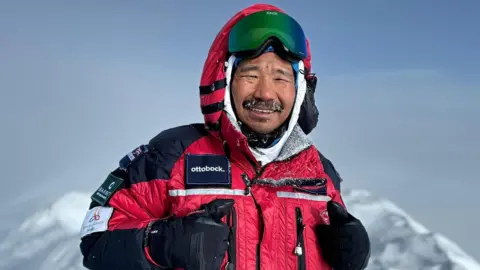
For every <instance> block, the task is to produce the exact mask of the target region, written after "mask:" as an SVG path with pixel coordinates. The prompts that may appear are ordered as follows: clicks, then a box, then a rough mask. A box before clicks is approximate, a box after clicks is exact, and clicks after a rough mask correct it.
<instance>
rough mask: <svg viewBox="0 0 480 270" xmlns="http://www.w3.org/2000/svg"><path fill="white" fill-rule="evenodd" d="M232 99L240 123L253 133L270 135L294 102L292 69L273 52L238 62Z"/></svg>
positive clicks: (286, 116)
mask: <svg viewBox="0 0 480 270" xmlns="http://www.w3.org/2000/svg"><path fill="white" fill-rule="evenodd" d="M232 96H233V103H234V106H235V109H236V111H237V118H239V120H241V121H242V122H243V123H244V124H246V125H247V126H248V127H250V128H251V129H253V130H254V131H256V132H260V133H265V134H266V133H270V132H272V131H273V130H275V129H276V128H278V127H279V126H280V125H281V124H282V123H283V122H285V120H286V119H287V118H288V115H289V114H290V111H291V110H292V108H293V104H294V102H295V77H294V74H293V69H292V65H291V64H290V63H289V62H287V61H285V60H283V59H281V58H280V57H279V56H278V55H276V54H275V53H273V52H267V53H264V54H262V55H260V56H259V57H257V58H255V59H248V60H244V61H242V62H240V64H239V66H238V68H237V70H236V72H235V75H234V78H233V81H232Z"/></svg>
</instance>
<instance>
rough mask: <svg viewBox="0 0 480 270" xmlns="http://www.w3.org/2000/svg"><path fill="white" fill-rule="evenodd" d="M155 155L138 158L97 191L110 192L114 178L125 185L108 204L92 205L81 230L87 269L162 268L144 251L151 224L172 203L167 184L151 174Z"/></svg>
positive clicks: (93, 202) (115, 191) (84, 262)
mask: <svg viewBox="0 0 480 270" xmlns="http://www.w3.org/2000/svg"><path fill="white" fill-rule="evenodd" d="M154 156H155V153H148V155H147V154H146V155H144V156H141V157H138V160H135V163H133V164H131V166H130V167H129V168H128V170H127V171H123V170H121V169H117V170H115V171H114V172H112V173H111V174H110V175H109V177H107V180H106V182H105V183H104V184H103V185H102V186H103V187H107V188H106V189H105V188H103V190H102V189H101V188H99V189H98V190H96V191H95V193H98V192H102V191H103V192H104V194H106V195H107V196H108V193H106V192H105V190H108V184H109V183H112V181H113V182H114V181H115V179H116V180H117V181H119V182H122V183H121V185H119V186H118V187H117V189H116V190H114V191H113V192H112V193H111V197H110V198H109V199H108V202H106V203H104V204H103V201H102V200H100V202H98V201H96V200H95V199H97V198H94V196H95V193H94V195H92V203H91V205H90V209H89V211H88V212H87V215H86V217H85V220H84V222H83V225H82V229H81V244H80V249H81V252H82V254H83V256H84V260H83V265H84V266H85V267H86V268H87V269H161V268H159V267H157V266H156V265H155V264H154V263H153V261H152V260H151V259H150V255H149V254H148V252H146V249H144V240H143V239H144V235H145V228H146V227H147V225H148V223H149V222H150V221H153V220H157V219H159V218H162V217H164V216H166V215H167V213H168V212H169V208H170V204H169V202H168V197H167V192H168V191H167V185H166V183H167V181H168V179H162V178H160V177H158V176H156V175H148V173H147V170H148V169H147V167H149V166H151V164H149V163H150V161H149V159H151V158H154Z"/></svg>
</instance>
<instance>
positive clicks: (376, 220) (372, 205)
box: [0, 190, 480, 270]
mask: <svg viewBox="0 0 480 270" xmlns="http://www.w3.org/2000/svg"><path fill="white" fill-rule="evenodd" d="M343 198H344V200H345V203H346V204H347V207H348V209H349V211H350V212H351V213H352V214H353V215H355V216H357V217H358V218H359V219H361V220H362V222H363V223H364V224H365V226H366V227H367V230H368V232H369V234H370V238H371V242H372V258H371V260H370V264H369V267H368V269H370V270H374V269H375V270H407V269H408V270H417V269H418V270H480V264H479V263H477V262H475V260H474V259H473V258H471V257H470V256H468V255H467V254H466V253H465V252H464V251H463V250H462V249H461V248H460V247H458V245H456V244H455V243H453V242H452V241H450V240H449V239H447V238H446V237H444V236H442V235H440V234H436V233H432V232H430V231H429V230H428V229H427V228H425V227H424V226H423V225H421V224H419V223H418V222H416V221H415V220H414V219H413V218H412V217H410V216H409V215H408V214H407V213H406V212H405V211H403V210H402V209H400V208H399V207H397V206H396V205H395V204H393V203H392V202H390V201H388V200H384V199H381V198H378V197H375V196H374V195H372V194H371V193H369V192H367V191H363V190H348V191H344V195H343ZM89 203H90V194H89V193H82V192H71V193H68V194H66V195H64V196H63V197H62V198H60V199H59V200H58V201H56V202H55V203H53V204H52V205H51V206H50V207H48V208H47V209H43V210H40V211H38V212H36V213H35V214H34V215H32V216H31V217H29V218H28V219H26V220H25V221H23V222H21V224H20V226H19V227H18V228H15V229H13V230H12V231H11V232H10V233H9V234H8V236H7V237H6V238H5V239H3V240H1V241H0V269H5V270H10V269H12V270H13V269H24V270H31V269H32V270H33V269H35V270H44V269H45V270H46V269H48V270H51V269H57V270H66V269H68V270H77V269H78V270H81V269H85V268H83V267H82V263H81V261H82V256H81V254H80V249H79V244H80V240H79V231H80V227H81V224H82V222H83V218H84V216H85V214H86V210H87V208H88V205H89Z"/></svg>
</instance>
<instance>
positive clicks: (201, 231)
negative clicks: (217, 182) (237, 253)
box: [148, 199, 234, 270]
mask: <svg viewBox="0 0 480 270" xmlns="http://www.w3.org/2000/svg"><path fill="white" fill-rule="evenodd" d="M233 204H234V200H231V199H217V200H214V201H212V202H210V203H208V204H206V205H202V207H201V208H200V210H199V211H195V212H194V213H192V214H190V215H188V216H186V217H183V218H172V219H166V220H159V221H156V222H154V223H153V224H152V227H151V231H150V234H149V240H148V243H149V248H150V255H151V257H152V259H153V260H154V261H155V262H157V263H158V264H160V265H161V266H163V267H166V268H183V269H185V270H194V269H195V270H198V269H202V270H219V269H220V266H221V264H222V261H223V258H224V255H225V252H226V250H227V248H228V235H229V230H230V228H229V227H228V226H227V225H226V224H225V223H223V222H221V218H222V217H223V216H225V215H227V214H228V213H229V212H230V210H231V208H232V207H233Z"/></svg>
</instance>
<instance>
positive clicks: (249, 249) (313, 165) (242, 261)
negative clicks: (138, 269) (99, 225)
mask: <svg viewBox="0 0 480 270" xmlns="http://www.w3.org/2000/svg"><path fill="white" fill-rule="evenodd" d="M185 152H189V153H190V154H205V153H210V154H224V152H223V143H222V142H221V141H219V140H217V139H215V138H213V137H211V136H207V137H203V138H202V139H200V140H197V141H196V142H194V143H193V144H192V145H190V147H188V148H187V149H186V151H185ZM184 166H185V160H184V156H182V157H181V158H180V159H178V160H177V162H176V163H175V165H174V167H173V168H172V171H171V178H170V179H169V180H168V181H165V180H152V181H149V182H142V183H138V184H134V185H132V187H131V188H130V189H123V190H121V191H119V192H117V193H115V195H114V196H113V197H112V199H111V201H110V204H111V206H112V207H114V208H115V211H114V214H113V217H112V219H111V220H110V222H109V225H110V228H109V229H110V230H115V229H128V228H143V227H145V226H147V224H148V222H150V221H151V220H154V219H160V218H162V217H165V216H168V215H171V214H174V215H177V216H185V215H188V214H189V213H191V212H192V211H195V210H197V209H198V208H199V207H200V206H201V205H202V204H205V203H208V202H210V201H211V200H213V199H215V198H233V199H235V209H236V213H237V230H236V268H235V269H237V270H249V269H255V267H256V247H257V244H258V243H259V239H260V224H261V222H263V223H264V234H263V240H262V242H261V251H260V263H261V269H267V270H268V269H271V270H283V269H297V267H298V266H297V257H296V256H295V255H294V254H293V251H294V249H295V246H296V219H295V207H300V208H301V209H302V214H303V219H304V223H305V225H306V228H305V231H304V239H305V240H304V241H305V245H306V246H305V253H306V254H307V255H306V256H305V261H306V265H307V269H308V270H327V269H330V268H329V267H328V266H327V265H326V263H325V262H324V261H323V259H322V258H321V255H320V254H321V253H320V252H321V250H320V249H319V245H318V242H317V238H316V236H315V233H314V227H315V226H316V225H318V224H325V223H328V216H327V217H326V216H325V213H324V212H325V210H326V202H325V201H315V200H305V199H293V198H280V197H278V192H279V191H286V192H294V191H293V188H292V187H281V188H278V187H277V188H273V187H268V186H259V185H254V186H253V187H252V189H251V192H252V194H254V196H255V199H256V200H257V203H258V205H259V206H260V208H261V209H262V214H263V216H260V215H259V213H258V211H257V208H256V206H255V202H254V200H253V198H252V196H243V195H191V196H173V197H172V196H169V195H168V191H172V190H185V180H184V179H185V178H184V176H185V169H184ZM244 173H246V174H247V175H248V177H249V178H250V179H253V178H254V177H255V170H254V169H253V166H252V165H250V164H249V163H248V162H247V161H246V159H245V158H243V159H242V158H237V159H232V160H231V177H232V187H231V189H237V190H246V188H247V187H246V185H245V183H244V181H243V180H242V174H244ZM285 177H294V178H327V179H328V182H327V194H328V195H329V196H330V197H332V198H333V199H334V200H338V201H341V199H340V196H339V195H338V194H337V191H336V190H335V188H334V187H333V184H332V183H331V180H330V178H329V177H328V175H326V173H325V172H324V170H323V167H322V163H321V162H320V159H319V157H318V153H317V150H316V149H315V148H314V147H311V148H309V149H307V150H305V151H302V152H301V153H300V154H298V155H296V156H294V157H293V158H292V159H290V160H288V161H285V162H275V163H271V164H269V165H267V167H266V169H265V170H264V172H263V173H262V175H261V178H269V179H280V178H285ZM326 218H327V219H326ZM145 256H146V257H147V258H148V257H149V254H148V253H147V254H146V255H145ZM226 262H227V260H226V259H225V260H224V265H223V266H222V269H223V267H224V266H225V264H226Z"/></svg>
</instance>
